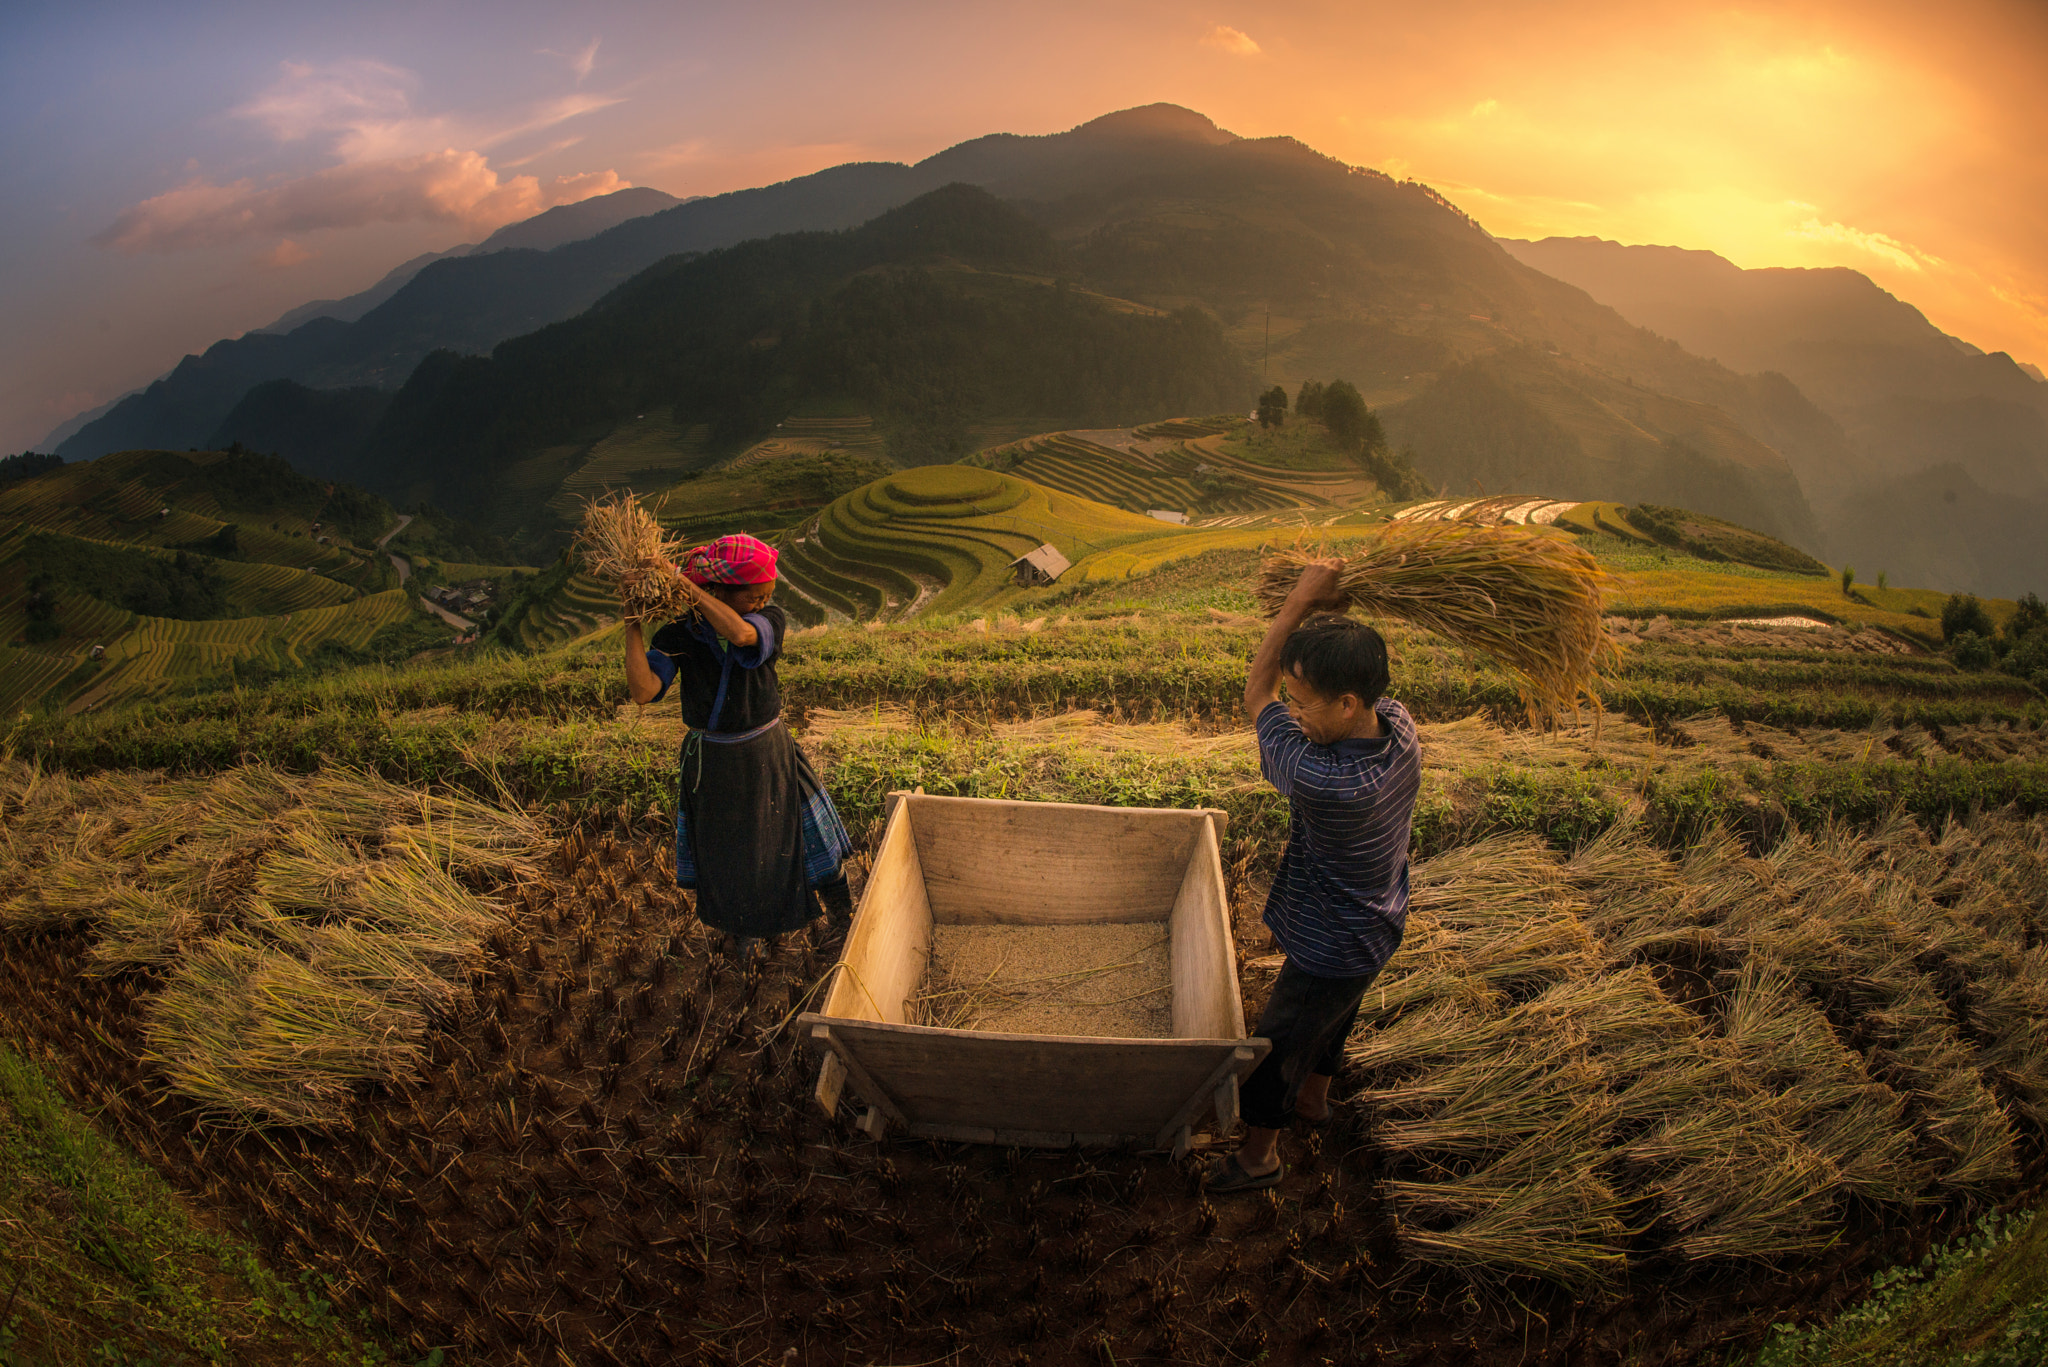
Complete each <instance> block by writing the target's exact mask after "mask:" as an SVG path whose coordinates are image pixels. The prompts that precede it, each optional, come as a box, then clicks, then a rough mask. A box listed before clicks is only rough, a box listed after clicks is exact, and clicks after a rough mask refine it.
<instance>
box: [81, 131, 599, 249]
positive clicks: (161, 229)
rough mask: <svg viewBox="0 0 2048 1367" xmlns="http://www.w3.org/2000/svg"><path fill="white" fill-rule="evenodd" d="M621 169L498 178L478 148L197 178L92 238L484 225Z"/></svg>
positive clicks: (537, 207)
mask: <svg viewBox="0 0 2048 1367" xmlns="http://www.w3.org/2000/svg"><path fill="white" fill-rule="evenodd" d="M627 183H628V182H626V181H624V180H621V179H620V178H619V176H618V174H617V173H616V172H614V171H592V172H587V173H585V174H582V175H575V176H560V177H557V178H556V179H555V180H554V181H552V182H550V183H549V184H547V185H543V184H542V183H541V182H540V180H539V178H538V177H535V176H513V177H512V178H511V179H509V180H503V179H500V178H499V176H498V173H497V172H496V171H493V170H492V169H491V168H490V166H489V165H488V164H487V163H486V162H485V160H484V156H483V154H482V153H481V152H473V151H472V152H461V151H456V150H455V149H453V148H450V149H448V150H446V151H441V152H432V153H426V154H424V155H420V156H412V157H395V158H391V159H388V160H384V161H369V162H356V163H350V164H346V165H342V166H331V167H329V168H327V169H326V170H324V171H317V172H315V173H314V174H312V175H309V176H300V177H297V178H295V179H292V180H286V181H282V182H280V183H277V184H272V185H259V184H257V183H255V182H254V181H249V180H238V181H234V182H232V183H230V184H226V185H214V184H211V183H209V182H207V181H205V180H200V179H194V180H189V181H187V182H185V183H184V184H183V185H180V186H178V187H177V188H175V189H172V190H167V191H165V192H164V193H163V194H160V195H156V196H153V197H152V198H149V199H145V200H143V201H142V202H141V203H140V204H136V205H134V206H132V207H130V208H128V209H125V210H123V211H122V212H121V214H120V216H119V217H118V218H116V219H115V220H114V222H113V223H112V225H110V226H109V227H108V228H107V229H106V231H104V232H102V233H101V234H99V236H97V237H95V238H94V239H93V241H94V243H95V244H97V245H99V246H102V247H109V248H112V249H113V250H115V251H118V252H123V253H127V254H130V255H133V254H137V253H141V252H174V251H188V250H191V249H193V248H199V247H215V246H220V245H223V244H225V243H230V242H237V241H241V240H244V239H246V238H250V237H270V236H274V235H276V234H280V233H307V232H313V231H317V230H319V229H322V228H359V227H362V226H364V225H366V224H370V223H404V222H435V221H438V222H447V223H459V224H461V225H463V227H465V228H466V229H471V230H477V231H481V230H485V229H490V228H495V227H499V226H501V225H503V224H506V223H512V222H516V221H517V220H519V219H522V218H531V217H532V216H533V215H535V214H537V213H539V212H540V211H541V210H543V209H547V208H552V207H553V206H555V205H557V204H574V203H576V202H577V201H578V200H584V199H589V198H590V197H591V196H593V195H604V194H610V193H611V192H612V191H614V190H622V189H625V188H626V186H627Z"/></svg>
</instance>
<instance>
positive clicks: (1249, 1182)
mask: <svg viewBox="0 0 2048 1367" xmlns="http://www.w3.org/2000/svg"><path fill="white" fill-rule="evenodd" d="M1286 1175H1287V1165H1286V1164H1285V1163H1282V1164H1281V1165H1280V1166H1279V1167H1277V1168H1275V1169H1273V1170H1272V1171H1271V1172H1268V1173H1261V1174H1259V1175H1257V1176H1253V1175H1252V1174H1251V1173H1248V1172H1246V1171H1245V1170H1244V1164H1243V1163H1242V1162H1240V1161H1239V1160H1238V1157H1237V1155H1236V1154H1232V1155H1230V1157H1228V1158H1226V1159H1224V1160H1222V1161H1221V1162H1219V1163H1215V1164H1212V1165H1211V1166H1210V1168H1209V1170H1208V1171H1207V1172H1206V1173H1204V1174H1203V1175H1202V1188H1203V1190H1205V1191H1207V1192H1208V1193H1210V1194H1211V1195H1213V1196H1229V1195H1231V1194H1233V1193H1235V1192H1240V1191H1264V1190H1265V1189H1266V1188H1268V1187H1277V1186H1279V1185H1280V1179H1281V1178H1283V1177H1285V1176H1286Z"/></svg>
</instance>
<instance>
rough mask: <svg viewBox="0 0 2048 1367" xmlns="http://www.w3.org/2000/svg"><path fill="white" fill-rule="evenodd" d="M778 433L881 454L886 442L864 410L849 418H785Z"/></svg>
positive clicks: (801, 439)
mask: <svg viewBox="0 0 2048 1367" xmlns="http://www.w3.org/2000/svg"><path fill="white" fill-rule="evenodd" d="M778 434H779V435H781V436H784V437H790V438H793V439H795V440H799V441H821V442H824V443H825V444H826V445H827V446H828V447H831V446H838V447H844V448H845V449H846V450H849V451H867V452H870V453H872V454H876V455H879V454H880V453H881V448H882V444H883V443H882V434H881V433H880V432H878V431H876V430H875V420H874V419H873V418H871V417H869V416H868V415H867V414H865V413H863V414H860V415H858V416H855V417H846V418H784V419H783V420H782V424H781V426H780V428H779V429H778Z"/></svg>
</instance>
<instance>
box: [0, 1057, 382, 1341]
mask: <svg viewBox="0 0 2048 1367" xmlns="http://www.w3.org/2000/svg"><path fill="white" fill-rule="evenodd" d="M0 1229H5V1230H6V1238H7V1257H6V1260H5V1264H4V1268H0V1285H4V1288H5V1289H4V1290H0V1363H4V1364H7V1367H15V1365H16V1364H21V1367H28V1364H43V1363H48V1364H53V1367H58V1365H61V1367H69V1365H70V1364H74V1363H75V1364H84V1363H88V1362H129V1363H144V1362H148V1363H159V1364H163V1365H164V1367H171V1365H172V1364H183V1363H191V1364H197V1363H221V1364H228V1363H250V1364H258V1365H259V1367H268V1364H279V1365H280V1367H282V1364H285V1363H303V1362H322V1363H333V1364H337V1365H339V1364H349V1365H350V1367H369V1365H370V1364H376V1363H381V1362H386V1361H389V1360H390V1359H389V1358H388V1357H387V1355H386V1354H385V1353H384V1352H383V1351H382V1350H381V1349H380V1348H379V1347H378V1346H376V1345H375V1344H374V1343H373V1342H371V1341H366V1340H365V1339H363V1338H362V1337H360V1336H359V1335H358V1334H355V1333H351V1332H349V1330H348V1329H347V1327H345V1326H344V1324H343V1323H342V1321H341V1320H340V1319H339V1318H338V1317H337V1316H336V1315H335V1313H334V1312H333V1310H332V1309H331V1308H330V1307H329V1305H328V1303H327V1302H326V1301H325V1300H324V1299H322V1298H321V1297H320V1296H319V1295H317V1294H316V1293H314V1292H313V1291H312V1290H310V1289H308V1288H306V1287H302V1286H295V1285H293V1284H292V1283H291V1282H289V1281H287V1280H285V1279H283V1278H281V1277H278V1276H277V1275H275V1274H274V1273H272V1272H271V1271H269V1270H268V1269H266V1268H265V1267H264V1266H263V1264H262V1263H260V1262H259V1261H258V1260H257V1257H256V1254H255V1252H254V1250H252V1249H251V1248H250V1246H249V1245H248V1243H247V1242H245V1241H244V1240H242V1239H240V1238H237V1237H236V1236H235V1235H233V1234H231V1233H229V1232H227V1231H225V1230H223V1229H222V1228H221V1227H220V1225H219V1224H218V1223H217V1222H215V1221H211V1220H201V1219H195V1218H194V1217H193V1216H192V1215H191V1214H190V1213H189V1212H188V1211H187V1210H186V1209H185V1207H184V1205H183V1204H182V1203H181V1202H180V1200H179V1198H178V1197H177V1196H176V1195H175V1194H174V1193H173V1192H172V1191H171V1189H170V1187H169V1186H168V1185H167V1184H166V1183H165V1182H164V1180H163V1179H162V1178H161V1177H159V1176H158V1175H157V1174H156V1173H155V1172H153V1171H151V1170H150V1169H149V1168H147V1167H145V1166H143V1164H142V1163H140V1162H139V1161H137V1159H136V1158H135V1156H134V1155H133V1154H132V1153H130V1152H128V1151H127V1150H126V1149H125V1148H124V1147H123V1146H121V1145H120V1144H117V1143H115V1142H112V1141H110V1140H108V1139H106V1138H104V1137H103V1136H102V1135H101V1134H100V1133H99V1132H98V1131H97V1130H95V1129H94V1128H93V1126H92V1124H91V1123H90V1122H89V1121H88V1120H87V1119H86V1118H85V1117H84V1116H82V1115H80V1114H79V1113H78V1112H77V1111H75V1110H73V1109H72V1108H71V1106H70V1105H68V1104H67V1103H66V1101H65V1099H64V1098H63V1097H62V1096H61V1095H60V1094H59V1093H58V1092H57V1090H56V1089H55V1088H54V1087H52V1086H51V1085H50V1082H49V1080H48V1078H47V1077H46V1076H45V1075H44V1073H43V1072H42V1071H41V1070H40V1069H38V1068H37V1067H36V1066H35V1065H34V1064H32V1063H30V1062H29V1061H28V1060H27V1059H25V1058H23V1057H22V1056H21V1055H20V1054H18V1053H16V1052H15V1051H14V1050H12V1049H10V1048H8V1047H7V1046H6V1045H4V1044H0Z"/></svg>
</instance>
